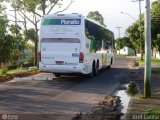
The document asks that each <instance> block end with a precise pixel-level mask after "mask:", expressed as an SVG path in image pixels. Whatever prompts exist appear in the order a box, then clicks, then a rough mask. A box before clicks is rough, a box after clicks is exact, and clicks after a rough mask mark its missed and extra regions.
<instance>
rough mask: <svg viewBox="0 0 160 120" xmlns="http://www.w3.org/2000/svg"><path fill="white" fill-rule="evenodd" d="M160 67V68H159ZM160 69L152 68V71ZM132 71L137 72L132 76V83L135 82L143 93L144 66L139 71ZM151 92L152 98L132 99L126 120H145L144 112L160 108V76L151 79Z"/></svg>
mask: <svg viewBox="0 0 160 120" xmlns="http://www.w3.org/2000/svg"><path fill="white" fill-rule="evenodd" d="M159 67H160V66H159ZM157 69H160V68H158V67H157V66H154V65H153V66H152V70H157ZM131 71H136V72H135V73H134V72H133V74H131V75H130V78H132V81H134V82H135V83H136V84H137V85H138V88H139V90H140V91H141V92H142V93H143V87H144V83H143V81H144V66H143V65H141V66H139V67H138V69H133V68H132V70H131ZM151 90H152V95H151V97H150V98H146V99H144V98H141V97H140V96H138V95H137V96H135V97H132V98H131V100H130V102H129V106H128V110H127V115H126V118H125V120H144V119H145V117H144V112H146V111H147V110H148V109H153V108H160V74H153V73H152V79H151ZM156 119H157V118H152V119H149V120H156ZM158 120H160V115H159V116H158Z"/></svg>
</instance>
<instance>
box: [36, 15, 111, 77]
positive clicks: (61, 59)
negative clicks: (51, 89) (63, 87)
mask: <svg viewBox="0 0 160 120" xmlns="http://www.w3.org/2000/svg"><path fill="white" fill-rule="evenodd" d="M113 39H114V34H113V32H111V31H110V30H108V29H106V28H105V27H104V26H102V25H100V24H98V23H97V22H95V21H93V20H90V19H87V18H85V17H84V16H83V15H81V14H48V15H45V16H44V17H43V18H42V19H41V26H40V35H39V47H38V59H39V70H40V71H41V72H49V73H53V74H55V76H56V77H60V76H61V75H63V74H67V75H73V74H83V75H89V76H90V77H93V76H96V75H97V74H98V71H99V70H100V69H102V68H106V67H110V66H111V65H112V63H113V54H112V48H113Z"/></svg>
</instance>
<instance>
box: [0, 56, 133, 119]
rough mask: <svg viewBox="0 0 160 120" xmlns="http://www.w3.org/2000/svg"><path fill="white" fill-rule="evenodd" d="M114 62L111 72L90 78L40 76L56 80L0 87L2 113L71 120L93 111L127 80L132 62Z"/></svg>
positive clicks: (6, 84)
mask: <svg viewBox="0 0 160 120" xmlns="http://www.w3.org/2000/svg"><path fill="white" fill-rule="evenodd" d="M114 61H115V62H114V64H113V65H112V67H111V69H105V70H102V71H100V72H99V74H98V76H96V77H94V78H90V79H89V78H85V77H75V76H72V77H69V76H62V78H56V77H54V75H53V74H49V73H40V74H38V75H36V76H34V78H36V77H44V76H45V77H53V80H11V81H9V82H6V83H3V84H0V114H3V113H7V114H19V117H22V118H26V119H28V118H27V117H33V114H36V115H37V116H36V115H35V116H36V117H39V119H42V120H43V119H44V118H43V117H46V116H45V115H44V116H42V115H43V114H47V115H48V114H49V115H48V116H49V117H51V118H52V119H53V118H54V119H55V120H58V119H59V120H62V119H65V120H67V119H70V118H71V117H72V116H73V114H76V113H77V112H89V111H90V110H91V109H92V107H93V106H94V105H95V104H96V103H98V102H99V101H100V100H102V99H103V98H104V96H107V95H111V94H112V93H113V92H114V90H115V88H117V87H118V86H119V80H120V79H126V78H125V76H126V73H127V71H128V63H130V62H131V61H132V59H131V58H127V57H115V60H114ZM20 114H23V116H20ZM24 114H25V115H26V114H27V117H26V116H25V115H24ZM31 114H32V115H31ZM38 115H39V116H38ZM40 115H41V116H40Z"/></svg>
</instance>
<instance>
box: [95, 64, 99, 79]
mask: <svg viewBox="0 0 160 120" xmlns="http://www.w3.org/2000/svg"><path fill="white" fill-rule="evenodd" d="M94 66H95V67H94V76H97V74H98V66H99V65H98V62H97V63H96V65H94Z"/></svg>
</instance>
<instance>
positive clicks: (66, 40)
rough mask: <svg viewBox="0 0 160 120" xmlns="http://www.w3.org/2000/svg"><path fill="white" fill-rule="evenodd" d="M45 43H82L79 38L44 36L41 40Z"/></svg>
mask: <svg viewBox="0 0 160 120" xmlns="http://www.w3.org/2000/svg"><path fill="white" fill-rule="evenodd" d="M41 42H43V43H48V42H51V43H80V40H79V39H78V38H43V39H42V40H41Z"/></svg>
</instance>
